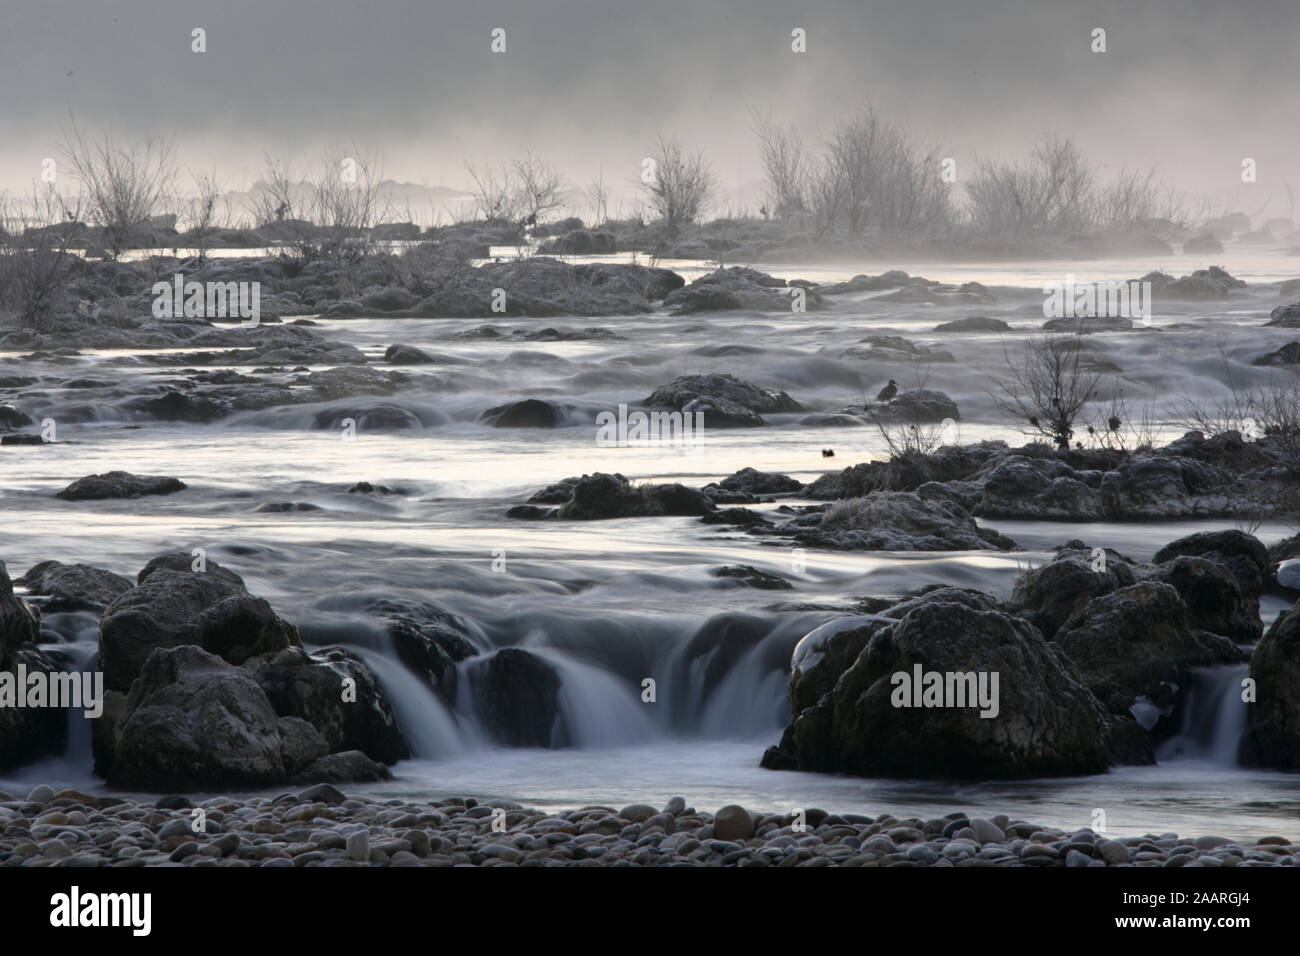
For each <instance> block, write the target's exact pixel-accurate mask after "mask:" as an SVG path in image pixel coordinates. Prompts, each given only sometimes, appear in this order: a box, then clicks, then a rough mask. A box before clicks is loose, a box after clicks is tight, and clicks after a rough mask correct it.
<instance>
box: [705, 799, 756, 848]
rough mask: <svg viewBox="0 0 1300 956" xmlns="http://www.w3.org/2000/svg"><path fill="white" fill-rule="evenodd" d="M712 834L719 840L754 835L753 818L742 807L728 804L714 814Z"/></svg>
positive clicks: (746, 837) (743, 838)
mask: <svg viewBox="0 0 1300 956" xmlns="http://www.w3.org/2000/svg"><path fill="white" fill-rule="evenodd" d="M713 835H714V837H715V838H717V839H719V840H748V839H749V838H750V837H752V836H753V835H754V818H753V817H752V816H750V814H749V811H748V810H746V809H745V808H744V807H741V806H737V805H736V804H734V803H733V804H729V805H727V806H725V807H722V808H721V809H720V810H718V812H717V813H716V814H714V816H713Z"/></svg>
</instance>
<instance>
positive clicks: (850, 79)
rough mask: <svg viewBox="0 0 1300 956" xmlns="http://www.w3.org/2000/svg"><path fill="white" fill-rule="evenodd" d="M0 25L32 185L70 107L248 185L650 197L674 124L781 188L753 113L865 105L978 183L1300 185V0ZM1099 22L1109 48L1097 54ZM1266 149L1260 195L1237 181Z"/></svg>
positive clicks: (47, 15) (267, 8)
mask: <svg viewBox="0 0 1300 956" xmlns="http://www.w3.org/2000/svg"><path fill="white" fill-rule="evenodd" d="M0 19H2V21H3V26H2V27H0V88H2V89H4V91H5V95H4V97H3V99H2V100H0V186H4V187H8V188H10V189H14V188H21V187H22V186H23V185H24V184H25V183H27V182H28V181H29V180H30V179H31V178H32V177H33V176H35V175H36V174H38V173H39V164H40V160H41V157H43V156H46V155H50V154H51V143H52V142H53V141H54V139H55V138H56V137H57V135H58V133H59V130H60V127H61V126H63V125H64V124H65V123H66V119H67V115H68V111H69V109H71V110H73V111H75V113H76V116H77V118H78V121H79V123H81V124H82V125H83V126H85V127H87V128H88V129H91V130H100V129H104V128H111V129H112V130H113V131H114V133H115V134H117V135H118V136H120V137H123V138H134V137H143V136H146V135H150V134H153V135H166V136H168V137H171V138H173V139H175V140H176V141H177V142H178V144H179V146H180V148H181V151H182V157H183V159H184V160H185V162H186V163H187V164H189V165H190V166H202V167H210V166H213V165H215V166H216V167H217V168H218V170H219V172H220V173H221V174H222V176H223V177H224V178H225V180H226V181H227V184H228V185H230V186H241V185H247V184H248V183H250V182H251V181H252V180H253V179H254V178H255V177H256V175H257V173H258V170H259V167H260V165H261V159H262V155H263V153H265V152H271V153H274V154H277V155H284V156H293V157H295V158H300V159H303V160H307V159H311V160H314V159H315V158H316V157H318V156H319V154H320V152H321V150H322V149H323V148H324V147H325V146H327V145H331V144H339V145H349V144H357V145H358V146H360V147H361V148H362V149H368V150H372V151H374V152H375V153H378V154H380V155H382V157H383V161H384V171H385V174H386V175H388V176H389V177H391V178H396V179H401V180H408V181H412V182H425V183H427V184H430V185H436V184H444V185H452V186H458V185H463V184H464V182H465V181H466V177H465V173H464V166H463V160H464V159H465V158H467V157H484V156H486V157H491V158H493V159H505V158H509V157H510V156H512V155H516V154H518V153H519V152H521V151H522V150H523V149H524V148H527V147H531V148H532V149H533V150H534V151H535V152H537V153H538V154H539V155H541V156H544V157H546V158H548V159H550V160H552V161H553V162H554V163H555V164H556V165H558V166H560V167H561V168H563V169H564V170H565V171H566V172H568V173H569V175H570V176H571V178H572V179H573V180H575V181H576V182H578V183H582V182H585V181H586V180H587V179H588V178H589V177H590V176H591V175H593V174H594V173H595V172H596V170H597V169H598V168H600V167H601V166H602V165H603V167H604V170H605V175H606V178H607V180H610V181H613V182H615V183H623V184H626V183H629V182H630V181H631V179H632V178H633V177H634V176H635V175H636V172H637V168H638V163H639V160H640V158H641V156H643V155H644V153H645V151H646V145H647V143H648V142H649V140H650V139H651V138H652V137H653V136H654V135H655V134H656V133H658V132H661V131H662V132H667V133H672V134H676V135H677V136H679V137H680V138H681V139H682V140H683V141H684V142H686V143H688V144H690V145H698V146H702V147H705V148H706V149H707V150H708V151H709V154H710V156H711V157H712V158H713V161H714V164H715V166H716V168H717V171H718V173H719V174H720V175H721V176H722V178H723V179H724V180H725V181H726V182H727V183H728V184H729V185H737V184H739V183H741V182H744V181H746V180H753V179H757V178H758V177H759V176H760V171H759V166H758V162H757V157H756V154H755V148H754V139H753V136H752V135H751V134H750V132H749V129H748V127H749V122H750V120H749V111H750V109H751V108H753V107H760V108H766V107H771V108H772V109H773V110H774V112H775V113H776V115H777V116H778V117H782V118H788V119H789V120H791V121H793V122H795V123H796V124H797V125H798V126H799V127H800V128H801V129H803V130H805V131H806V132H807V134H808V135H809V137H810V138H814V139H815V138H816V137H817V136H818V135H819V133H820V132H821V131H823V130H824V129H825V128H826V126H827V124H828V122H829V121H830V119H831V118H832V117H834V116H836V115H837V114H842V113H844V112H847V111H850V110H852V109H853V108H854V107H856V106H859V105H863V104H866V103H871V104H874V105H875V106H877V107H878V108H879V109H880V110H881V111H882V112H884V113H885V114H886V115H889V116H891V117H893V118H895V119H898V120H900V121H902V122H904V123H906V124H907V125H908V126H909V127H910V128H911V129H912V130H913V131H914V132H915V133H916V135H917V136H918V138H920V139H923V140H926V141H939V142H941V143H943V144H944V145H945V147H946V149H945V152H946V154H949V155H952V156H955V157H957V159H958V162H959V170H960V168H961V167H960V164H961V163H963V162H966V161H969V160H970V159H971V158H973V157H974V156H976V155H991V154H997V155H1008V154H1011V153H1015V152H1019V151H1023V150H1024V148H1025V147H1026V146H1027V145H1028V143H1029V142H1030V141H1031V140H1032V139H1033V137H1034V136H1035V135H1036V134H1037V133H1038V132H1039V131H1042V130H1045V129H1053V130H1057V131H1059V132H1062V133H1065V134H1068V135H1072V136H1074V137H1075V138H1076V139H1077V140H1078V141H1079V142H1080V143H1081V144H1082V145H1083V146H1084V147H1085V149H1086V150H1087V152H1088V154H1089V155H1090V156H1091V157H1093V158H1094V159H1096V160H1098V161H1100V162H1106V163H1110V164H1112V165H1121V164H1127V165H1129V166H1138V165H1140V166H1148V165H1152V164H1155V165H1157V166H1159V167H1160V169H1161V171H1162V172H1163V173H1164V174H1165V175H1166V176H1168V177H1170V178H1172V179H1174V180H1175V181H1176V182H1177V183H1178V184H1179V185H1180V186H1182V187H1184V188H1194V189H1198V190H1202V189H1203V190H1212V191H1215V192H1222V193H1224V194H1242V195H1243V200H1242V205H1243V206H1246V205H1249V204H1250V202H1252V201H1253V199H1254V196H1256V195H1257V196H1258V197H1259V202H1262V201H1263V199H1264V197H1265V196H1266V195H1270V194H1271V195H1275V196H1276V195H1277V194H1281V193H1283V192H1284V190H1283V185H1282V184H1283V183H1284V182H1294V183H1295V184H1296V186H1297V187H1300V134H1298V133H1297V130H1298V129H1300V124H1297V122H1296V116H1297V105H1298V104H1300V97H1298V94H1300V71H1298V70H1297V69H1296V64H1295V51H1296V40H1297V38H1300V3H1297V2H1296V0H1272V2H1264V0H1239V2H1235V3H1233V4H1231V5H1224V4H1221V3H1212V2H1210V0H1143V2H1141V3H1137V2H1133V0H1129V2H1127V3H1121V2H1111V0H1069V2H1065V0H1004V2H993V0H967V2H960V0H883V2H861V0H858V2H852V0H811V2H804V0H800V2H793V0H747V2H740V0H707V2H706V0H689V2H687V0H654V2H650V0H636V2H632V0H600V2H598V0H474V2H472V3H460V4H448V3H439V2H434V3H429V2H415V0H368V2H344V0H314V2H311V3H307V2H295V3H287V2H275V0H270V2H260V3H259V2H252V0H226V2H223V3H220V4H215V3H195V2H191V0H172V2H167V3H163V2H152V3H150V2H143V0H5V4H4V9H3V12H0ZM194 27H203V28H205V29H206V30H207V43H208V52H206V53H204V54H195V53H192V52H191V51H190V31H191V29H192V28H194ZM493 27H502V28H504V29H505V30H506V31H507V37H508V49H507V52H506V53H504V54H492V53H491V52H489V49H488V43H489V31H490V30H491V29H492V28H493ZM794 27H803V28H805V29H806V30H807V31H808V52H807V53H806V54H795V53H792V52H791V51H790V30H791V29H792V28H794ZM1093 27H1104V28H1105V29H1106V30H1107V31H1108V38H1107V39H1108V47H1109V50H1108V52H1107V53H1105V54H1093V53H1091V52H1089V49H1088V46H1089V32H1090V30H1091V29H1092V28H1093ZM69 71H71V75H68V74H69ZM1247 156H1249V157H1253V158H1255V159H1256V160H1257V161H1258V164H1259V183H1258V184H1257V185H1256V187H1255V188H1254V195H1251V194H1249V193H1245V194H1243V193H1242V188H1241V187H1240V186H1239V185H1238V183H1239V169H1240V162H1241V159H1242V158H1243V157H1247ZM629 188H630V187H629ZM1281 211H1282V212H1283V213H1285V212H1286V209H1285V208H1283V209H1282V210H1281Z"/></svg>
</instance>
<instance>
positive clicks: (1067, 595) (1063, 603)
mask: <svg viewBox="0 0 1300 956" xmlns="http://www.w3.org/2000/svg"><path fill="white" fill-rule="evenodd" d="M1094 562H1095V563H1096V564H1097V567H1098V568H1099V569H1098V570H1094V569H1093V568H1094ZM1136 582H1137V574H1136V570H1135V565H1134V563H1133V561H1132V559H1130V558H1126V557H1124V556H1123V555H1121V554H1119V553H1118V552H1116V551H1108V550H1105V549H1102V554H1101V555H1098V556H1094V554H1093V551H1092V549H1090V548H1088V547H1087V545H1085V544H1084V543H1083V542H1082V541H1074V542H1070V543H1069V544H1067V545H1066V546H1065V547H1063V548H1062V549H1061V550H1060V551H1058V552H1057V554H1056V557H1055V558H1053V559H1052V560H1051V561H1050V562H1048V563H1047V564H1045V565H1042V566H1041V567H1037V568H1030V569H1029V570H1028V571H1026V572H1024V573H1023V574H1021V575H1020V577H1018V578H1017V579H1016V583H1015V586H1014V587H1013V589H1012V592H1011V598H1010V600H1009V601H1008V602H1007V607H1008V608H1009V609H1010V610H1011V611H1013V612H1014V613H1016V614H1018V615H1019V616H1021V617H1023V618H1025V620H1027V621H1029V622H1030V623H1031V624H1033V625H1034V626H1035V627H1036V628H1038V629H1039V630H1040V631H1041V632H1042V633H1043V636H1044V637H1046V638H1047V639H1048V640H1051V639H1053V638H1054V637H1055V636H1056V632H1057V631H1058V630H1060V627H1061V625H1062V624H1064V623H1065V622H1066V621H1067V620H1068V619H1069V618H1070V617H1071V616H1073V615H1075V614H1077V613H1078V612H1079V611H1081V610H1082V609H1083V607H1084V606H1085V605H1086V604H1087V603H1088V602H1089V601H1091V600H1092V599H1093V598H1094V597H1097V596H1098V595H1102V594H1109V593H1111V592H1112V591H1117V590H1119V589H1120V588H1125V587H1128V586H1129V585H1131V584H1134V583H1136Z"/></svg>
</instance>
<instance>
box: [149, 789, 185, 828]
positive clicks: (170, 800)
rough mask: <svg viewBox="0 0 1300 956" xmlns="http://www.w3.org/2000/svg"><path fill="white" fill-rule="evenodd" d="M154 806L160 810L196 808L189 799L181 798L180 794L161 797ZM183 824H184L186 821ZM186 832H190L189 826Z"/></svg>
mask: <svg viewBox="0 0 1300 956" xmlns="http://www.w3.org/2000/svg"><path fill="white" fill-rule="evenodd" d="M154 806H155V807H157V808H158V809H159V810H189V809H190V808H191V807H193V806H194V804H193V803H191V802H190V798H189V797H185V796H181V795H180V794H171V795H170V796H166V797H159V798H158V799H157V800H156V801H155V802H154ZM181 822H182V823H184V821H181ZM185 832H187V833H188V832H189V825H188V824H186V827H185ZM158 835H159V836H160V837H161V836H162V832H161V831H159V834H158Z"/></svg>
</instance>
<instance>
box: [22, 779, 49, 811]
mask: <svg viewBox="0 0 1300 956" xmlns="http://www.w3.org/2000/svg"><path fill="white" fill-rule="evenodd" d="M53 799H54V788H53V787H51V786H49V785H47V784H44V783H42V784H38V785H37V786H35V787H33V788H32V790H31V792H30V793H29V794H27V802H28V803H35V804H39V805H40V806H45V805H46V804H47V803H49V802H50V801H51V800H53Z"/></svg>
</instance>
